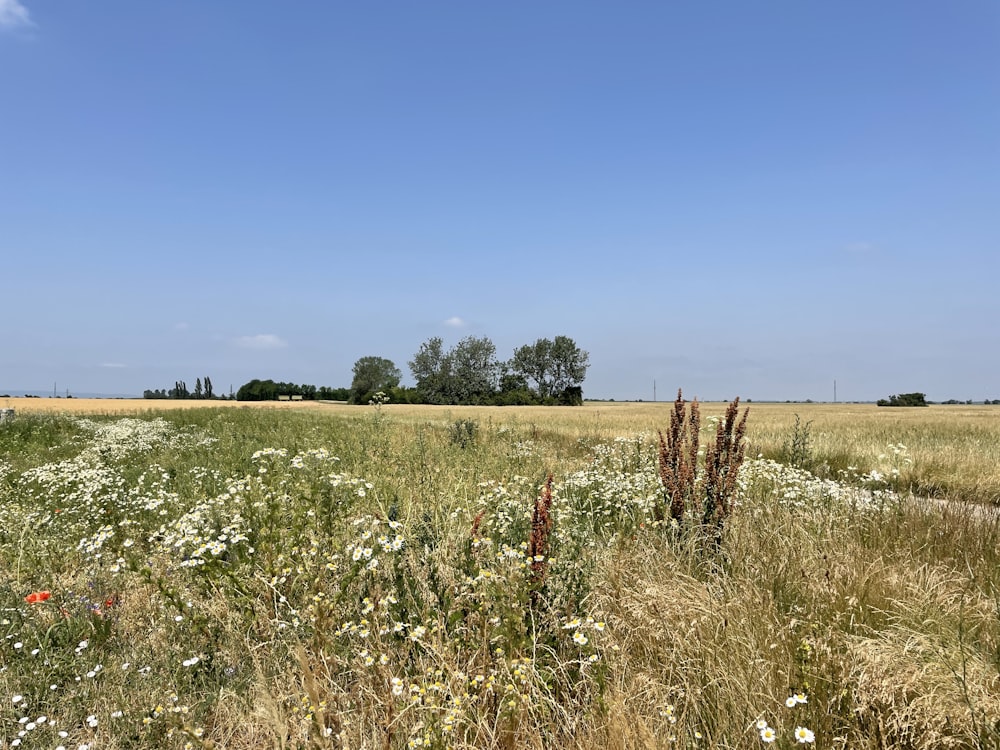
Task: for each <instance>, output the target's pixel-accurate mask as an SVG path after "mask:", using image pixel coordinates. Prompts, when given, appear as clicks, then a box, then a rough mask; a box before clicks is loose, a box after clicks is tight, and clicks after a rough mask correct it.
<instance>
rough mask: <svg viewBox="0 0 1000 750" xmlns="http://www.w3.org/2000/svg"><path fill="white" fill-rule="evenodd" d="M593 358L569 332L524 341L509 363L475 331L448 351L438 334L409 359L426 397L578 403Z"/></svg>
mask: <svg viewBox="0 0 1000 750" xmlns="http://www.w3.org/2000/svg"><path fill="white" fill-rule="evenodd" d="M588 358H589V356H588V354H587V353H586V352H584V351H582V350H581V349H580V348H579V347H578V346H577V345H576V343H575V342H574V341H573V340H572V339H570V338H568V337H566V336H556V338H555V341H550V340H549V339H539V340H538V341H536V342H535V343H534V344H532V345H529V346H524V347H521V348H520V349H518V350H517V351H515V352H514V357H513V358H512V359H511V360H510V361H509V362H506V363H504V362H500V361H499V360H497V357H496V347H495V346H494V344H493V342H492V341H490V339H488V338H486V337H483V338H476V337H473V336H469V337H467V338H464V339H462V340H461V341H460V342H458V344H456V345H455V346H454V347H453V348H452V349H450V350H448V351H445V349H444V342H443V341H442V340H441V339H440V338H439V337H434V338H431V339H429V340H427V341H426V342H424V343H423V344H421V345H420V349H419V350H418V351H417V353H416V355H414V357H413V360H412V361H411V362H410V363H409V365H410V372H411V373H412V374H413V378H414V379H415V380H416V382H417V386H416V390H417V393H418V394H419V399H420V401H421V402H422V403H427V404H481V405H489V404H492V405H496V406H507V405H516V404H521V405H535V404H546V405H556V404H559V405H566V406H577V405H580V404H582V403H583V389H582V388H581V386H580V384H581V383H582V382H583V379H584V377H585V376H586V372H587V366H588ZM530 383H534V384H535V387H534V388H531V387H530Z"/></svg>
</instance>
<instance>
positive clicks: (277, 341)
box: [233, 333, 288, 350]
mask: <svg viewBox="0 0 1000 750" xmlns="http://www.w3.org/2000/svg"><path fill="white" fill-rule="evenodd" d="M233 343H235V344H236V346H238V347H240V348H241V349H259V350H263V349H283V348H284V347H286V346H288V343H287V342H286V341H285V340H284V339H283V338H281V337H280V336H275V335H274V334H273V333H258V334H257V335H256V336H238V337H237V338H236V339H235V340H234V341H233Z"/></svg>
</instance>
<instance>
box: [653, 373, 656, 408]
mask: <svg viewBox="0 0 1000 750" xmlns="http://www.w3.org/2000/svg"><path fill="white" fill-rule="evenodd" d="M653 403H654V404H655V403H656V379H655V378H654V379H653Z"/></svg>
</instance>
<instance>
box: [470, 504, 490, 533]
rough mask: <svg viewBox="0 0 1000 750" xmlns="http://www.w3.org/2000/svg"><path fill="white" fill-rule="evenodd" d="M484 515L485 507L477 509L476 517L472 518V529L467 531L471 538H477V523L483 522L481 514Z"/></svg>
mask: <svg viewBox="0 0 1000 750" xmlns="http://www.w3.org/2000/svg"><path fill="white" fill-rule="evenodd" d="M485 515H486V509H485V508H484V509H483V510H481V511H479V512H478V513H477V514H476V517H475V518H473V519H472V530H471V531H470V532H469V536H470V537H472V538H473V539H478V538H479V524H481V523H482V522H483V516H485Z"/></svg>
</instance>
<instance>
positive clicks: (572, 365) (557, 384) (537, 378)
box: [509, 336, 590, 402]
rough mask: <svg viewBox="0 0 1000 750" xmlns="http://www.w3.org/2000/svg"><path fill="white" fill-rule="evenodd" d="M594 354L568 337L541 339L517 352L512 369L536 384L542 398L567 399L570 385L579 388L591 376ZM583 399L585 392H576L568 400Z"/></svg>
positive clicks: (512, 361)
mask: <svg viewBox="0 0 1000 750" xmlns="http://www.w3.org/2000/svg"><path fill="white" fill-rule="evenodd" d="M589 365H590V355H589V354H588V353H587V352H585V351H583V350H582V349H581V348H580V347H579V346H577V345H576V342H575V341H573V339H571V338H569V337H568V336H556V338H555V340H554V341H553V340H550V339H538V340H537V341H536V342H535V343H534V344H526V345H525V346H522V347H521V348H519V349H517V350H515V351H514V357H513V358H512V359H511V360H510V363H509V366H510V369H511V370H512V371H513V372H514V374H516V375H521V376H522V377H523V378H525V380H527V381H529V382H532V383H534V384H535V389H536V391H537V392H538V395H539V397H540V398H543V399H548V398H563V394H564V393H565V392H566V391H567V389H569V388H579V387H580V385H581V384H582V383H583V380H584V378H585V377H586V376H587V368H588V367H589ZM578 398H579V399H580V400H581V401H582V398H583V391H582V389H581V390H580V391H579V392H576V391H573V392H572V394H571V396H570V397H569V399H568V400H570V401H573V402H576V401H577V399H578Z"/></svg>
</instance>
